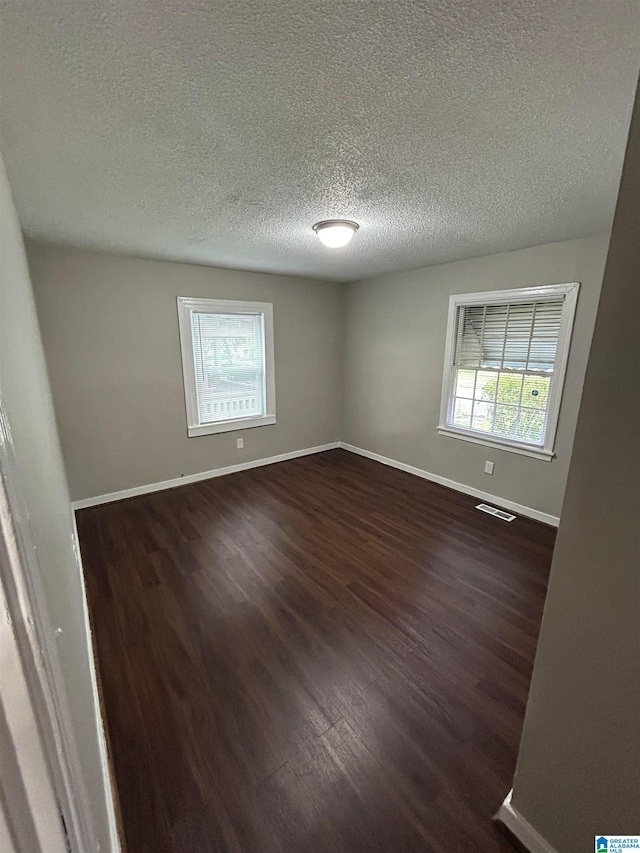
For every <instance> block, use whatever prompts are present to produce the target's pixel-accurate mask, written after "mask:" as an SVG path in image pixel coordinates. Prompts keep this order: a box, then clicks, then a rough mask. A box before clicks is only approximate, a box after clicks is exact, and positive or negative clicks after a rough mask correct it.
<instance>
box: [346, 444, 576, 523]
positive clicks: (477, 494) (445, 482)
mask: <svg viewBox="0 0 640 853" xmlns="http://www.w3.org/2000/svg"><path fill="white" fill-rule="evenodd" d="M340 447H342V448H343V449H344V450H349V451H350V452H351V453H357V454H358V455H359V456H365V457H366V458H367V459H373V460H374V461H375V462H382V464H383V465H389V466H391V467H392V468H398V469H399V470H400V471H406V472H407V473H408V474H415V476H416V477H422V479H423V480H431V482H432V483H439V484H440V485H441V486H447V488H449V489H455V490H456V491H457V492H464V494H465V495H471V496H472V497H474V498H480V499H481V500H483V501H486V502H487V503H490V504H495V505H496V506H498V507H502V508H503V509H508V510H509V511H510V512H514V513H515V514H516V515H525V516H526V517H527V518H533V519H535V521H542V522H544V524H550V525H551V526H552V527H557V526H558V524H559V523H560V519H559V518H558V517H557V516H555V515H549V514H548V513H546V512H541V511H540V510H539V509H532V508H531V507H528V506H523V505H522V504H518V503H515V502H514V501H508V500H506V499H505V498H499V497H497V496H496V495H490V494H489V493H488V492H483V491H481V490H480V489H474V488H473V487H472V486H466V485H465V484H464V483H457V482H456V481H455V480H449V479H447V477H441V476H439V475H438V474H431V473H430V472H429V471H423V470H422V468H414V466H413V465H406V464H405V463H404V462H398V461H396V460H395V459H389V457H388V456H380V454H379V453H372V452H371V451H370V450H363V449H362V448H361V447H355V446H354V445H353V444H345V443H344V442H343V441H341V442H340Z"/></svg>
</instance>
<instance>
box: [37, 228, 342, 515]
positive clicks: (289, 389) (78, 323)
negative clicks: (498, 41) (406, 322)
mask: <svg viewBox="0 0 640 853" xmlns="http://www.w3.org/2000/svg"><path fill="white" fill-rule="evenodd" d="M28 257H29V266H30V269H31V276H32V280H33V284H34V290H35V294H36V301H37V304H38V313H39V317H40V325H41V329H42V336H43V341H44V347H45V351H46V354H47V363H48V366H49V371H50V374H51V380H52V388H53V395H54V400H55V406H56V414H57V417H58V425H59V429H60V437H61V440H62V448H63V451H64V456H65V460H66V463H67V476H68V478H69V486H70V491H71V497H72V499H73V500H78V499H80V498H87V497H93V496H95V495H101V494H105V493H109V492H114V491H119V490H121V489H127V488H131V487H135V486H143V485H146V484H149V483H155V482H159V481H162V480H168V479H172V478H174V477H180V476H182V475H185V474H196V473H199V472H202V471H209V470H211V469H214V468H220V467H224V466H227V465H234V464H237V463H240V462H246V461H252V460H254V459H261V458H264V457H268V456H274V455H277V454H280V453H287V452H289V451H294V450H300V449H303V448H306V447H315V446H317V445H321V444H326V443H328V442H331V441H336V440H338V439H339V438H340V431H341V399H342V389H341V383H342V341H343V320H344V311H343V307H344V304H343V303H344V288H343V286H342V285H337V284H332V283H327V282H316V281H312V280H309V279H300V278H292V277H291V278H290V277H286V276H275V275H266V274H264V275H263V274H258V273H248V272H238V271H232V270H222V269H214V268H211V267H200V266H191V265H188V264H176V263H163V262H160V261H150V260H142V259H137V258H128V257H122V256H117V255H107V254H94V253H90V252H84V251H78V250H70V249H62V248H54V247H52V246H47V245H39V244H33V245H29V246H28ZM177 296H199V297H213V298H217V299H225V298H230V299H240V300H256V301H262V302H273V306H274V338H275V361H276V406H277V416H278V422H277V424H275V425H273V426H261V427H256V428H255V429H245V430H242V432H241V433H240V435H241V436H242V438H243V439H244V450H240V451H239V450H237V449H236V437H237V434H236V433H234V432H228V433H219V434H217V435H207V436H199V437H197V438H188V437H187V427H186V415H185V405H184V391H183V382H182V366H181V360H180V342H179V337H178V321H177V313H176V297H177Z"/></svg>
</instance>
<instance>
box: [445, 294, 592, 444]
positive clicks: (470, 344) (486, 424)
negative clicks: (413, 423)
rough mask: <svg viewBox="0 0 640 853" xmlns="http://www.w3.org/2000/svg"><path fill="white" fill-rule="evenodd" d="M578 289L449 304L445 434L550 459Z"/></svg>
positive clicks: (471, 297) (455, 300)
mask: <svg viewBox="0 0 640 853" xmlns="http://www.w3.org/2000/svg"><path fill="white" fill-rule="evenodd" d="M578 289H579V284H578V283H577V282H573V283H571V284H554V285H549V286H546V287H529V288H523V289H521V290H502V291H500V290H498V291H492V292H489V293H467V294H464V295H462V296H452V297H451V298H450V300H449V323H448V329H447V346H446V357H445V370H444V380H443V387H442V406H441V412H440V426H439V427H438V430H439V432H440V433H441V434H443V435H448V436H453V437H454V438H462V439H465V440H467V441H474V442H477V443H479V444H488V445H492V446H496V447H500V448H502V449H503V450H511V451H515V452H517V453H522V454H524V455H527V456H535V457H538V458H541V459H547V460H550V459H551V458H552V457H553V444H554V439H555V433H556V426H557V423H558V414H559V410H560V398H561V395H562V385H563V382H564V374H565V368H566V364H567V356H568V353H569V341H570V338H571V329H572V327H573V317H574V314H575V307H576V301H577V298H578Z"/></svg>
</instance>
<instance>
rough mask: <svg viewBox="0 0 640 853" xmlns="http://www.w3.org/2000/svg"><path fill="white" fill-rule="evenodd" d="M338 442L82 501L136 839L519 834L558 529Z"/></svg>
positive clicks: (114, 741) (318, 840)
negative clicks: (499, 812) (497, 510)
mask: <svg viewBox="0 0 640 853" xmlns="http://www.w3.org/2000/svg"><path fill="white" fill-rule="evenodd" d="M476 503H477V501H476V500H474V499H473V498H470V497H467V496H465V495H461V494H459V493H457V492H453V491H451V490H449V489H446V488H443V487H442V486H437V485H435V484H433V483H429V482H427V481H424V480H420V479H418V478H416V477H414V476H412V475H410V474H405V473H403V472H400V471H397V470H394V469H391V468H387V467H385V466H383V465H380V464H378V463H376V462H370V461H368V460H365V459H362V458H360V457H358V456H354V455H352V454H350V453H348V452H346V451H343V450H335V451H329V452H327V453H322V454H319V455H316V456H308V457H305V458H302V459H297V460H293V461H290V462H282V463H280V464H277V465H271V466H268V467H265V468H256V469H254V470H252V471H246V472H243V473H239V474H232V475H230V476H226V477H222V478H219V479H215V480H208V481H204V482H201V483H197V484H194V485H188V486H182V487H180V488H177V489H173V490H171V491H164V492H158V493H156V494H152V495H148V496H144V497H140V498H133V499H130V500H126V501H121V502H119V503H113V504H108V505H105V506H101V507H95V508H92V509H86V510H82V511H80V512H78V514H77V517H78V528H79V533H80V541H81V546H82V557H83V561H84V567H85V572H86V576H87V586H88V593H89V599H90V610H91V617H92V623H93V629H94V634H95V638H96V642H97V652H98V659H99V668H100V674H101V678H102V689H103V696H104V706H105V710H106V717H107V722H108V731H109V737H110V747H111V753H112V760H113V765H114V768H115V775H116V779H117V787H118V791H119V797H120V807H121V812H122V822H123V826H124V832H125V837H126V845H127V850H128V853H164V851H172V853H178V851H180V853H205V851H206V853H209V851H211V853H213V851H242V853H254V851H255V853H273V852H274V851H286V853H303V852H304V853H321V851H322V853H326V851H344V853H362V851H367V853H379V851H441V853H472V851H489V853H491V851H513V849H514V848H513V847H511V845H510V843H509V841H508V840H507V839H506V838H505V837H503V836H502V835H501V833H500V832H499V831H498V830H497V829H496V828H495V826H494V825H493V823H492V820H491V818H492V815H493V814H494V812H495V811H496V809H497V808H498V806H499V805H500V803H501V802H502V800H503V799H504V797H505V795H506V794H507V792H508V791H509V788H510V787H511V781H512V778H513V772H514V768H515V760H516V754H517V749H518V741H519V737H520V730H521V726H522V719H523V714H524V709H525V703H526V699H527V692H528V688H529V678H530V674H531V668H532V663H533V657H534V652H535V647H536V638H537V634H538V627H539V622H540V618H541V615H542V607H543V603H544V597H545V592H546V583H547V574H548V569H549V564H550V560H551V553H552V549H553V543H554V533H555V531H553V530H552V529H551V528H548V527H546V526H544V525H541V524H538V523H536V522H533V521H528V520H526V519H518V520H516V521H514V522H513V523H511V524H508V523H506V522H503V521H501V520H499V519H495V518H492V517H490V516H488V515H484V514H483V513H480V512H478V511H477V510H475V509H474V505H475V504H476Z"/></svg>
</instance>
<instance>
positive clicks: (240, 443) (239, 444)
mask: <svg viewBox="0 0 640 853" xmlns="http://www.w3.org/2000/svg"><path fill="white" fill-rule="evenodd" d="M236 447H237V448H238V450H242V448H243V447H244V438H238V439H236Z"/></svg>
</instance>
